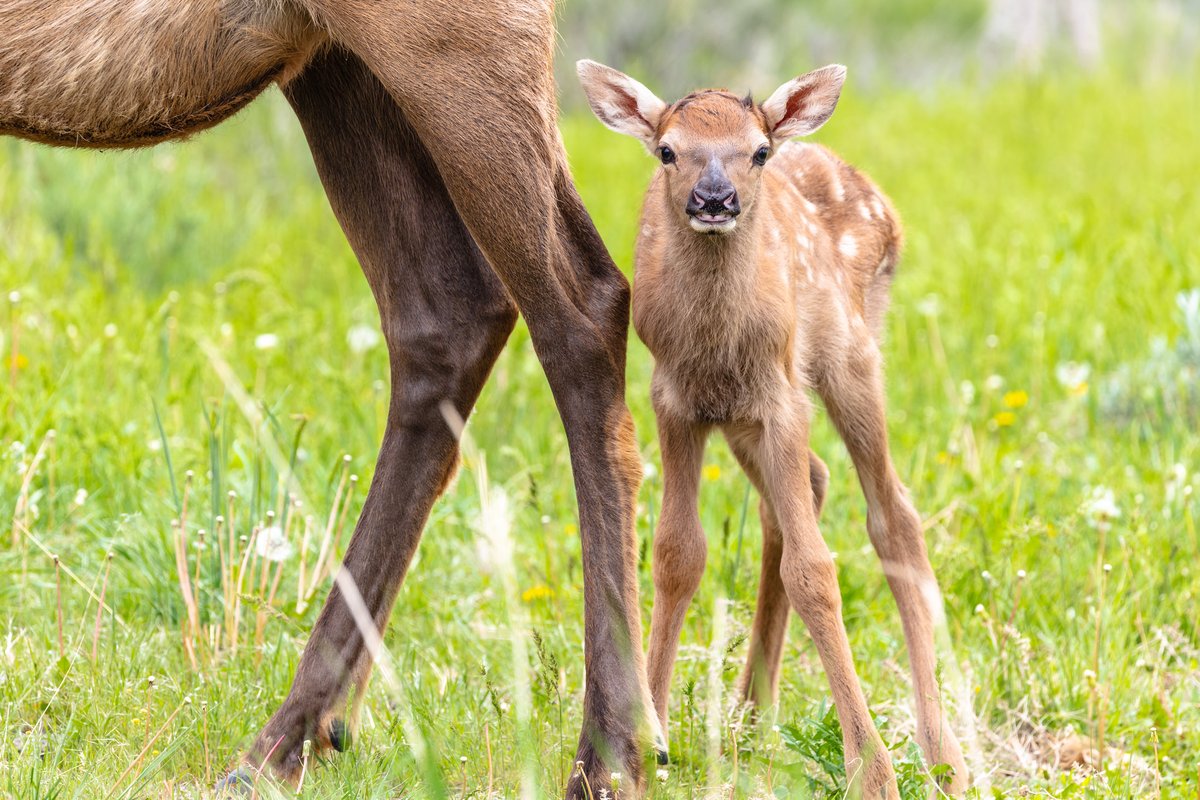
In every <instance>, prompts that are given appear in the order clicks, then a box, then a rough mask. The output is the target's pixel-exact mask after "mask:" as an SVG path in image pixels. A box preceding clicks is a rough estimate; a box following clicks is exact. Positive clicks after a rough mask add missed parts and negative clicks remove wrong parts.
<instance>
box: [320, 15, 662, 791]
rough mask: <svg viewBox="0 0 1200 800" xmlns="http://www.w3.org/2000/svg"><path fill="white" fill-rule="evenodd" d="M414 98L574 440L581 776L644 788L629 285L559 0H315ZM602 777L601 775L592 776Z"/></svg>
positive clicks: (411, 115) (330, 23) (394, 89)
mask: <svg viewBox="0 0 1200 800" xmlns="http://www.w3.org/2000/svg"><path fill="white" fill-rule="evenodd" d="M308 5H309V6H310V7H311V8H312V9H313V12H314V15H315V16H316V17H317V18H318V19H319V20H321V21H322V22H323V24H324V26H325V27H326V28H327V29H328V30H329V31H330V32H331V34H332V35H333V37H334V39H336V40H337V41H339V42H341V43H342V44H343V45H344V46H346V47H347V48H349V49H351V50H353V51H354V52H355V53H356V54H358V55H359V56H360V57H362V58H363V60H364V61H365V62H366V63H367V65H368V66H369V67H370V68H371V70H372V71H373V72H374V73H375V74H376V75H378V76H379V78H380V80H381V82H382V83H383V84H384V85H385V86H386V87H387V89H388V91H389V92H390V93H391V94H392V96H393V97H395V98H396V99H397V101H398V102H399V103H400V105H401V107H402V108H403V109H404V113H405V116H406V117H407V118H408V119H409V120H410V121H411V122H412V124H413V127H414V128H415V129H416V131H417V133H418V134H419V136H420V137H421V140H422V142H423V144H424V145H425V147H426V148H428V150H429V152H430V154H431V155H432V157H433V160H434V162H435V163H436V164H437V166H438V169H439V172H440V174H441V175H442V177H443V179H444V180H445V182H446V185H447V187H448V189H449V191H450V195H451V197H452V198H453V200H454V204H455V206H456V208H457V209H458V211H459V213H460V214H461V215H462V217H463V219H464V220H465V221H466V223H467V226H468V228H469V229H470V231H471V234H472V235H473V237H474V239H475V241H476V242H478V244H479V246H480V248H481V249H482V250H483V252H484V254H485V255H486V256H487V259H488V261H489V262H490V264H491V265H492V267H493V268H494V269H495V271H496V273H497V274H498V275H499V276H500V278H501V279H502V280H503V282H504V285H505V287H506V288H507V289H508V291H509V293H510V294H511V295H512V297H513V298H514V299H515V300H516V302H517V306H518V307H519V309H520V311H521V313H522V314H523V315H524V316H525V319H526V322H527V323H528V324H529V330H530V335H531V338H532V340H533V346H534V349H535V350H536V351H537V354H538V357H539V359H540V360H541V362H542V366H543V368H544V370H545V372H546V376H547V379H548V380H549V383H550V388H551V390H552V392H553V394H554V399H555V402H556V404H557V406H558V410H559V413H560V415H561V416H562V420H563V424H564V427H565V429H566V434H567V443H568V446H569V447H570V451H571V463H572V468H573V471H574V477H575V490H576V494H577V496H578V499H579V515H580V532H581V536H582V539H583V569H584V592H585V605H584V635H585V638H586V647H585V650H584V659H585V664H584V666H585V674H586V685H585V693H584V727H583V732H582V735H581V737H580V742H579V749H578V752H577V755H576V760H577V761H579V762H582V770H581V771H576V773H575V775H574V776H573V778H572V780H571V783H570V784H569V785H568V787H567V793H568V795H570V796H578V797H582V796H583V795H584V793H585V792H586V791H588V789H587V788H586V787H588V786H590V787H591V788H590V791H592V792H598V791H599V790H600V789H601V788H604V787H607V786H610V785H611V782H612V779H611V773H613V772H619V773H621V775H622V779H621V783H620V786H621V792H622V793H624V792H626V791H628V790H631V789H632V790H633V791H634V792H640V790H641V789H642V787H643V786H644V782H643V781H644V776H643V772H644V768H643V758H644V755H643V754H644V752H645V750H646V749H648V748H649V746H650V741H649V739H650V738H651V737H652V736H653V734H654V733H655V728H657V724H656V720H654V717H653V714H652V713H651V711H650V709H651V705H650V693H649V688H648V686H647V683H646V678H645V665H644V659H643V655H642V645H641V620H640V614H639V607H638V585H637V547H636V537H635V535H634V527H633V526H634V501H635V496H636V492H637V488H638V484H639V481H640V479H641V464H640V460H639V458H638V455H637V450H636V445H635V441H634V436H633V422H632V419H631V417H630V415H629V411H628V409H627V408H626V406H625V400H624V392H625V380H624V365H625V340H626V330H627V327H628V315H629V310H628V302H629V286H628V282H627V281H626V280H625V278H624V277H623V276H622V275H621V273H620V271H619V270H617V268H616V266H615V265H614V264H613V262H612V259H611V258H610V257H609V255H608V253H607V251H606V250H605V248H604V245H603V243H602V242H601V240H600V237H599V236H598V235H597V233H596V230H595V228H594V227H593V226H592V223H591V220H590V219H589V217H588V215H587V212H586V211H585V210H584V208H583V205H582V203H581V202H580V200H579V197H578V195H577V194H576V192H575V189H574V186H573V184H572V182H571V179H570V175H569V172H568V169H567V166H566V154H565V153H564V152H563V149H562V145H561V142H560V140H559V138H558V132H557V129H556V110H555V102H554V85H553V78H552V75H551V70H550V66H551V63H550V62H551V55H552V52H553V43H554V39H553V12H552V8H551V4H550V3H549V2H529V0H496V1H495V2H489V3H460V4H457V5H454V6H453V7H448V6H444V5H442V4H432V3H405V4H403V5H400V4H398V3H393V2H375V1H374V0H371V1H370V2H368V1H367V0H338V1H337V2H333V0H308ZM584 778H586V783H585V781H584Z"/></svg>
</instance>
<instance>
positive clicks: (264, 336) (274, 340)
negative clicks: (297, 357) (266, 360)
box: [254, 333, 279, 350]
mask: <svg viewBox="0 0 1200 800" xmlns="http://www.w3.org/2000/svg"><path fill="white" fill-rule="evenodd" d="M278 346H279V337H278V336H276V335H275V334H273V333H260V334H259V335H258V336H255V337H254V347H255V348H256V349H258V350H273V349H275V348H276V347H278Z"/></svg>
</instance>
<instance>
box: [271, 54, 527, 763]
mask: <svg viewBox="0 0 1200 800" xmlns="http://www.w3.org/2000/svg"><path fill="white" fill-rule="evenodd" d="M286 92H287V96H288V99H289V101H290V102H291V103H292V105H293V107H294V108H295V110H296V113H297V115H298V116H299V118H300V121H301V124H302V125H303V127H304V132H305V135H306V136H307V137H308V140H309V144H310V146H311V148H312V152H313V157H314V159H315V161H316V165H317V170H318V172H319V173H320V176H321V179H322V181H323V183H324V185H325V189H326V192H327V193H328V195H329V200H330V203H331V205H332V206H333V210H334V213H335V214H336V215H337V217H338V220H339V221H340V223H341V225H342V227H343V229H344V230H345V232H346V236H347V238H348V239H349V241H350V243H351V245H352V246H353V248H354V250H355V253H356V254H357V255H358V258H359V260H360V262H361V263H362V267H363V271H364V272H365V274H366V276H367V279H368V281H369V282H370V284H371V289H372V291H373V292H374V294H375V299H376V301H377V302H378V305H379V312H380V317H381V321H382V325H383V331H384V335H385V339H386V341H387V345H388V352H389V357H390V360H391V380H392V399H391V405H390V408H389V412H388V419H387V428H386V431H385V433H384V438H383V444H382V446H381V448H380V452H379V460H378V463H377V465H376V470H375V476H374V479H373V480H372V482H371V488H370V491H369V493H368V495H367V499H366V503H365V505H364V507H363V512H362V516H361V517H360V519H359V521H358V525H357V527H356V529H355V532H354V536H353V538H352V539H351V540H350V544H349V547H348V548H347V551H346V555H345V559H344V566H345V568H346V569H347V570H348V571H349V574H350V576H351V577H352V578H353V579H354V581H355V583H356V584H357V586H358V589H359V592H360V593H361V595H362V598H363V600H364V602H365V604H366V607H367V609H368V611H369V613H370V614H371V616H372V617H373V619H374V623H375V625H376V626H377V627H378V628H379V629H380V630H382V628H383V627H384V625H385V624H386V622H387V618H388V616H389V614H390V613H391V608H392V604H393V602H394V600H395V597H396V593H397V591H398V590H399V588H400V584H401V582H402V581H403V579H404V574H405V571H406V570H407V568H408V565H409V562H410V561H411V559H412V556H413V553H414V551H415V550H416V547H417V542H418V540H419V539H420V535H421V530H422V528H423V527H424V525H425V521H426V519H427V517H428V514H429V510H430V508H431V506H432V504H433V501H434V499H435V498H436V497H437V495H438V494H439V493H440V492H441V491H442V490H443V488H444V487H445V486H446V483H447V482H448V480H449V478H450V476H451V474H452V471H453V469H454V465H455V463H456V459H457V448H458V445H457V441H456V439H455V436H454V434H453V433H452V431H451V429H450V428H449V426H448V425H447V423H446V420H445V419H444V418H443V415H442V411H441V409H440V405H441V404H442V403H443V402H445V401H449V402H450V403H452V404H453V405H454V407H455V408H456V409H457V411H458V413H459V414H460V415H461V416H462V417H463V418H466V417H467V415H468V414H469V413H470V410H471V407H472V406H473V405H474V403H475V400H476V398H477V397H478V394H479V391H480V389H481V388H482V386H483V383H484V381H485V379H486V378H487V375H488V372H489V371H490V369H491V367H492V364H493V362H494V361H495V359H496V357H497V355H498V354H499V352H500V350H501V349H502V347H503V345H504V342H505V341H506V339H507V337H508V334H509V333H510V332H511V330H512V327H513V325H514V323H515V321H516V309H515V308H514V307H513V305H512V303H511V301H510V300H509V299H508V297H507V295H506V293H505V291H504V289H503V287H502V286H501V285H500V283H499V281H498V279H497V278H496V277H495V275H494V274H493V273H492V271H491V269H490V268H489V266H488V264H487V262H486V261H485V260H484V258H483V256H482V255H481V254H480V252H479V250H478V249H477V247H476V246H475V244H474V242H473V241H472V239H471V237H470V235H469V234H468V233H467V230H466V228H465V227H464V226H463V223H462V221H461V220H460V218H459V216H458V214H457V212H456V211H455V208H454V206H453V204H452V203H451V201H450V198H449V196H448V195H447V193H446V189H445V187H444V185H443V183H442V180H441V178H440V176H439V174H438V172H437V169H436V168H435V167H434V165H433V163H432V162H431V161H430V159H429V156H428V154H427V153H426V152H425V150H424V148H423V147H422V145H421V143H420V141H419V140H418V139H417V138H416V137H415V135H414V134H413V132H412V129H411V127H410V126H409V124H408V122H407V120H406V119H405V118H404V116H403V114H402V113H401V112H400V110H399V109H398V107H397V106H396V104H395V103H394V101H393V100H392V99H391V98H390V97H389V96H388V94H387V92H386V91H384V89H383V88H382V87H381V86H380V84H379V82H378V81H377V80H376V79H375V77H374V75H372V74H371V72H369V71H368V70H367V69H366V68H365V67H364V66H363V65H362V63H361V62H360V61H359V60H358V59H357V58H356V57H354V56H352V55H349V54H347V53H345V52H342V51H337V50H335V51H332V52H329V53H327V54H325V55H323V56H321V57H319V59H318V60H317V61H316V62H314V63H313V64H312V65H311V66H309V67H308V69H307V70H306V71H305V72H304V73H303V74H302V75H301V76H300V77H299V78H297V80H296V81H294V82H293V83H291V84H290V85H289V86H288V87H287V89H286ZM332 401H333V402H343V401H342V400H337V399H333V400H332ZM369 670H370V660H369V656H368V653H367V652H366V650H365V648H364V643H363V635H362V633H361V632H360V631H359V629H358V627H357V626H356V625H355V623H354V620H353V619H352V617H351V614H350V611H349V608H348V607H347V605H346V602H345V600H344V598H343V595H342V592H341V590H340V589H338V588H334V589H333V591H332V592H331V593H330V595H329V598H328V599H327V600H326V602H325V607H324V608H323V609H322V610H321V614H320V616H319V618H318V619H317V623H316V626H315V627H314V629H313V632H312V636H311V638H310V639H309V641H308V645H307V646H306V647H305V650H304V654H303V655H302V656H301V659H300V664H299V667H298V668H297V670H296V676H295V680H294V682H293V684H292V688H291V691H290V692H289V693H288V696H287V699H286V700H285V701H284V703H283V705H282V706H281V707H280V708H279V710H278V711H277V712H276V714H275V715H274V716H273V717H272V718H271V720H270V721H269V722H268V723H267V725H266V727H265V728H264V729H263V731H262V733H260V734H259V736H258V738H257V740H256V741H255V743H254V745H253V747H252V749H251V751H250V753H249V754H248V756H247V758H248V760H249V761H250V762H251V763H254V764H258V763H261V762H262V761H263V760H264V759H266V758H267V756H268V754H270V762H271V763H270V766H271V767H272V768H273V770H274V771H275V773H276V775H277V776H278V777H281V778H283V779H285V780H290V779H294V777H295V776H296V774H297V770H298V769H299V767H300V758H301V749H302V745H303V742H304V740H305V739H306V738H308V739H312V740H313V742H314V744H316V745H317V747H318V749H319V750H321V749H327V748H329V747H334V748H336V749H342V748H343V747H344V746H345V743H346V738H347V734H348V731H349V729H350V728H351V727H352V722H351V721H347V720H346V718H345V716H344V715H345V714H346V701H347V695H348V693H350V692H351V691H352V690H357V691H356V692H355V694H356V701H357V700H358V699H361V695H362V691H363V689H364V687H365V683H366V678H367V675H368V673H369Z"/></svg>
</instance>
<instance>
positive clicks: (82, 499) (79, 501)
mask: <svg viewBox="0 0 1200 800" xmlns="http://www.w3.org/2000/svg"><path fill="white" fill-rule="evenodd" d="M87 499H88V490H87V489H84V488H83V487H82V486H81V487H79V488H78V489H76V490H75V499H74V500H73V501H71V505H72V507H74V508H79V507H80V506H81V505H83V504H84V503H86V502H87Z"/></svg>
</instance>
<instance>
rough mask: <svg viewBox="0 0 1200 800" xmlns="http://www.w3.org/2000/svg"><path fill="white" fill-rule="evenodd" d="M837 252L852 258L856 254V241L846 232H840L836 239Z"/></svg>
mask: <svg viewBox="0 0 1200 800" xmlns="http://www.w3.org/2000/svg"><path fill="white" fill-rule="evenodd" d="M838 252H840V253H841V254H842V255H844V256H845V257H846V258H854V257H855V256H856V255H858V242H856V241H855V240H854V237H853V236H851V235H850V234H848V233H844V234H842V238H841V239H839V240H838Z"/></svg>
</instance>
